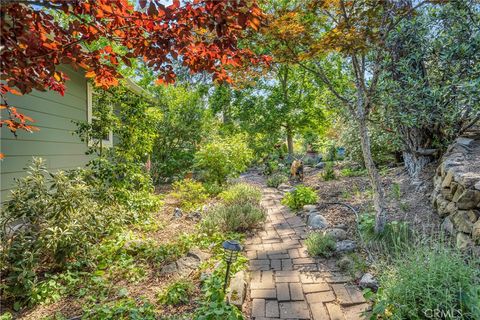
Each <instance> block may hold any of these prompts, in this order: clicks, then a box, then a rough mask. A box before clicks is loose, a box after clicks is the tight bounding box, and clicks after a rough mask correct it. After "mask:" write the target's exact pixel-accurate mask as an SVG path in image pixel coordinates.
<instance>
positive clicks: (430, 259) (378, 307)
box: [367, 245, 480, 320]
mask: <svg viewBox="0 0 480 320" xmlns="http://www.w3.org/2000/svg"><path fill="white" fill-rule="evenodd" d="M479 263H480V261H479V260H478V259H477V260H476V261H471V262H470V263H465V257H464V256H463V255H462V254H460V253H459V252H458V251H455V250H453V249H449V248H447V247H443V246H436V247H430V246H426V245H420V246H417V247H416V248H412V249H410V250H406V251H403V252H402V253H401V254H399V255H398V257H396V258H394V260H393V264H392V265H391V266H389V267H388V268H383V269H382V271H383V273H381V274H380V277H379V278H380V279H379V280H380V285H381V287H380V289H379V290H378V292H377V293H376V294H375V295H373V294H367V296H370V297H371V298H372V300H373V301H374V307H373V316H372V319H373V318H374V319H377V316H378V318H382V319H383V318H388V319H395V320H397V319H398V320H403V319H426V318H429V315H434V312H436V314H437V315H438V314H442V316H441V318H442V319H443V318H445V319H450V318H451V319H472V320H473V319H480V280H479V279H480V269H479ZM448 315H450V316H448ZM432 318H433V317H432Z"/></svg>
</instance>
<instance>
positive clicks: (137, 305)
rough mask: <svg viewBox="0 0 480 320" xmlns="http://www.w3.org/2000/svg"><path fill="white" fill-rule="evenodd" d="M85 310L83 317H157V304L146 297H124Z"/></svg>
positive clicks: (112, 319)
mask: <svg viewBox="0 0 480 320" xmlns="http://www.w3.org/2000/svg"><path fill="white" fill-rule="evenodd" d="M137 300H138V301H137ZM84 312H85V313H84V315H83V316H82V319H102V320H115V319H143V320H155V319H157V315H156V313H155V306H154V305H153V304H151V303H150V302H148V301H146V300H144V299H135V300H134V299H132V298H124V299H121V300H117V301H112V302H108V303H104V304H100V305H96V306H94V307H93V308H91V309H88V308H86V309H85V310H84Z"/></svg>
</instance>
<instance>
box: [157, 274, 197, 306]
mask: <svg viewBox="0 0 480 320" xmlns="http://www.w3.org/2000/svg"><path fill="white" fill-rule="evenodd" d="M194 289H195V287H194V286H193V283H192V282H191V281H189V280H185V279H181V280H178V281H175V282H173V283H171V284H170V285H168V287H166V288H165V289H164V291H163V292H161V293H160V295H159V296H158V300H159V302H160V303H163V304H166V305H180V304H186V303H188V302H189V301H190V297H191V296H192V293H193V291H194Z"/></svg>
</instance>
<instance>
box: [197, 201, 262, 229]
mask: <svg viewBox="0 0 480 320" xmlns="http://www.w3.org/2000/svg"><path fill="white" fill-rule="evenodd" d="M265 218H266V214H265V211H264V210H263V208H261V207H259V206H258V205H253V204H251V203H245V204H231V205H226V204H219V205H217V206H215V207H214V208H212V210H210V212H209V213H208V215H207V217H206V219H205V220H206V221H205V222H204V225H205V226H208V229H214V228H215V227H217V228H220V230H222V231H224V232H240V231H247V230H252V229H254V228H255V227H258V226H259V225H260V223H262V222H263V221H265Z"/></svg>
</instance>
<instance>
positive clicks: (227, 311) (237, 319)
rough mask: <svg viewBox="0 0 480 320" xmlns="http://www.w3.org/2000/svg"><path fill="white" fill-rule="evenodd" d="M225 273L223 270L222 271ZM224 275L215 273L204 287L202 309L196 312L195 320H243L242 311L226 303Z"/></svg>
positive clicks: (206, 281)
mask: <svg viewBox="0 0 480 320" xmlns="http://www.w3.org/2000/svg"><path fill="white" fill-rule="evenodd" d="M222 271H223V270H222ZM223 284H224V280H223V273H222V274H220V273H219V272H217V273H215V272H214V273H213V274H212V275H211V276H210V277H208V278H207V279H206V280H205V281H204V283H203V285H202V298H201V300H200V307H199V308H198V309H197V310H196V311H195V315H194V317H193V319H194V320H242V319H243V316H242V313H241V311H240V310H238V308H237V307H236V306H234V305H232V304H228V303H227V302H226V301H225V293H224V292H223Z"/></svg>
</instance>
